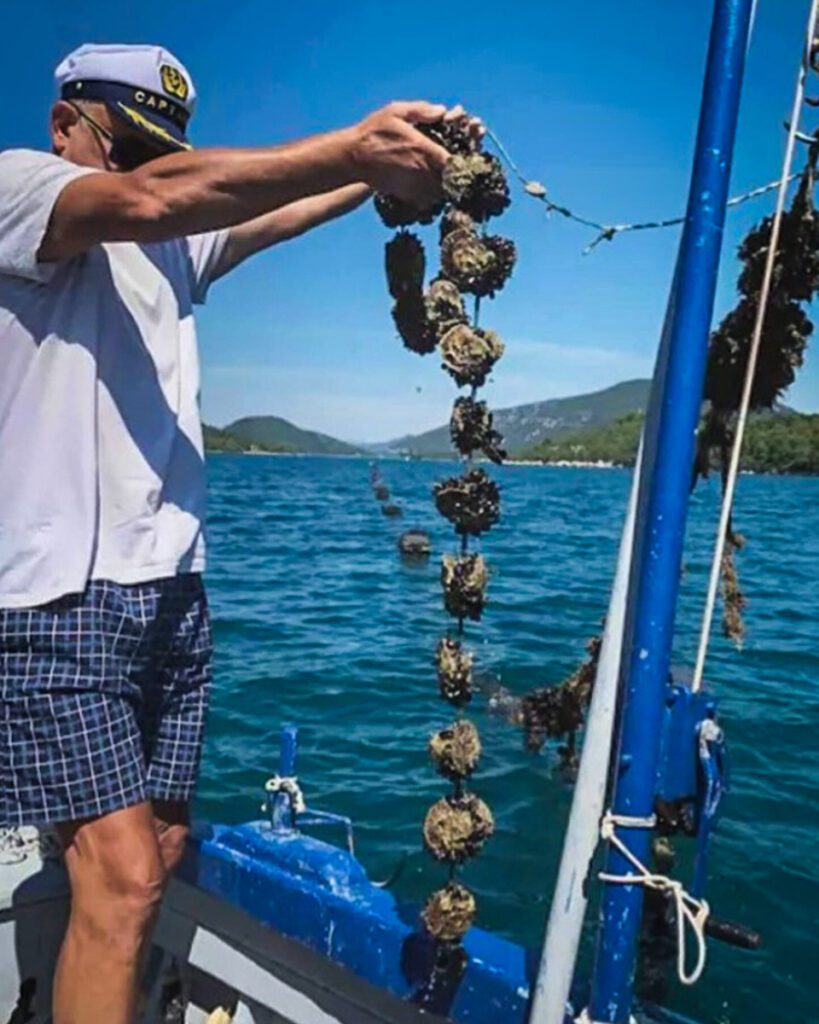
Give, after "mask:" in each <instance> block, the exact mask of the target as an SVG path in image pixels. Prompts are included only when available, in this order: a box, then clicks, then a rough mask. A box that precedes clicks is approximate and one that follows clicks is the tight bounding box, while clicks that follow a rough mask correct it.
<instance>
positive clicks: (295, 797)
mask: <svg viewBox="0 0 819 1024" xmlns="http://www.w3.org/2000/svg"><path fill="white" fill-rule="evenodd" d="M264 791H265V793H268V794H270V795H275V794H276V793H286V794H287V795H288V796H289V797H290V803H291V804H292V806H293V810H294V811H295V812H296V814H303V813H304V811H306V810H307V804H306V802H305V799H304V793H302V791H301V786H300V785H299V780H298V779H297V778H296V776H295V775H274V776H272V778H269V779H268V780H267V782H266V783H265V784H264Z"/></svg>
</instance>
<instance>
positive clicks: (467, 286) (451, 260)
mask: <svg viewBox="0 0 819 1024" xmlns="http://www.w3.org/2000/svg"><path fill="white" fill-rule="evenodd" d="M496 262H497V257H496V256H495V254H494V253H493V252H491V251H490V250H489V249H488V248H487V247H486V246H485V245H484V244H483V242H482V241H481V239H480V238H479V237H478V235H476V234H475V233H474V232H472V231H467V230H465V229H461V230H458V231H451V232H450V233H449V234H448V235H447V236H446V237H445V238H444V240H443V242H442V243H441V270H442V272H443V274H444V276H445V277H448V278H449V280H450V281H452V282H454V283H455V284H456V285H457V286H458V288H460V290H461V291H462V292H473V293H474V294H478V293H479V292H480V293H481V294H486V291H485V290H482V289H481V287H480V286H481V282H482V281H483V280H484V279H485V278H486V277H487V276H489V275H490V274H491V271H492V269H493V267H494V265H495V263H496Z"/></svg>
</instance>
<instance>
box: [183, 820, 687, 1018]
mask: <svg viewBox="0 0 819 1024" xmlns="http://www.w3.org/2000/svg"><path fill="white" fill-rule="evenodd" d="M178 875H179V877H180V878H181V879H182V881H185V882H187V883H188V884H190V885H195V886H197V887H199V888H200V889H202V890H204V891H206V892H209V893H210V894H211V895H213V896H216V897H218V898H221V899H224V900H225V901H227V902H228V903H230V904H232V905H233V906H236V907H238V908H240V909H242V910H244V911H246V912H247V913H248V914H250V915H251V916H252V917H253V918H255V919H256V920H257V921H260V922H262V923H263V924H265V925H267V926H268V927H270V928H271V929H273V930H275V931H276V932H277V933H279V934H280V935H285V936H287V937H289V938H292V939H294V940H296V941H298V942H301V943H303V944H304V945H306V946H308V947H309V948H311V949H313V950H315V951H316V952H317V953H320V954H322V955H323V956H326V957H327V958H328V959H330V960H332V961H333V962H334V963H336V964H339V965H341V966H342V967H345V968H346V969H348V970H350V971H351V972H353V973H354V974H355V975H357V976H358V977H360V978H363V979H365V980H366V981H369V982H371V983H372V984H374V985H376V986H378V987H379V988H380V989H382V990H386V991H388V992H391V993H393V994H394V995H395V996H396V997H397V998H399V999H402V1000H408V999H410V998H412V996H413V994H414V992H415V991H416V990H417V985H418V980H419V978H420V977H422V976H423V975H424V972H425V971H427V970H428V966H429V956H428V955H425V952H426V953H428V949H427V946H426V943H427V940H425V939H424V937H423V936H422V935H421V931H420V929H419V926H418V925H419V920H418V908H417V907H414V906H409V905H406V904H401V903H399V902H397V901H396V899H395V897H394V896H393V895H392V894H391V893H390V892H388V891H387V890H385V889H380V888H378V887H376V886H374V885H373V884H372V883H371V882H370V881H369V879H368V878H367V874H366V872H365V870H364V868H363V867H362V866H361V864H360V863H359V862H358V861H357V860H356V859H355V858H354V857H352V856H351V855H350V854H349V853H348V852H347V851H346V850H342V849H339V848H338V847H335V846H331V845H330V844H328V843H323V842H321V841H319V840H317V839H314V838H312V837H310V836H306V835H302V834H300V833H299V832H294V831H290V832H280V831H277V830H276V829H274V828H272V827H271V825H270V823H269V822H267V821H253V822H248V823H247V824H244V825H238V826H222V825H213V826H210V825H201V824H200V825H198V826H197V827H196V828H195V829H194V835H193V837H192V839H191V840H190V842H189V844H188V849H187V851H186V854H185V857H184V859H183V861H182V864H181V865H180V868H179V870H178ZM464 948H465V950H466V953H467V955H468V957H469V961H468V965H467V968H466V971H465V972H464V974H463V977H462V978H461V980H460V982H459V984H458V987H457V991H456V993H455V997H454V1001H453V1003H452V1006H451V1008H450V1009H449V1011H448V1013H447V1018H448V1019H450V1020H452V1021H457V1022H463V1024H498V1022H500V1021H502V1022H503V1024H526V1020H527V1016H528V1006H529V991H530V986H531V985H532V984H533V982H534V972H535V970H536V966H537V957H536V954H535V951H533V950H526V949H524V948H523V947H522V946H518V945H515V944H514V943H511V942H508V941H506V940H505V939H501V938H499V937H497V936H495V935H492V934H491V933H490V932H486V931H483V930H482V929H480V928H473V929H472V930H471V931H470V932H469V934H468V935H467V936H466V939H465V941H464ZM579 994H580V995H583V994H584V993H579ZM575 999H577V997H575ZM573 1001H574V1000H573ZM581 1003H582V1000H580V999H577V1001H576V1002H574V1005H575V1006H579V1005H581ZM573 1018H574V1012H573V1011H572V1012H567V1017H566V1024H571V1022H572V1020H573ZM430 1019H439V1018H432V1017H430ZM638 1019H639V1020H640V1021H641V1022H643V1021H645V1022H647V1024H659V1022H665V1024H672V1022H673V1024H695V1022H694V1021H691V1020H689V1019H688V1018H684V1017H679V1016H677V1015H675V1014H669V1013H667V1012H666V1011H663V1010H661V1009H659V1008H657V1007H650V1006H642V1007H639V1008H638Z"/></svg>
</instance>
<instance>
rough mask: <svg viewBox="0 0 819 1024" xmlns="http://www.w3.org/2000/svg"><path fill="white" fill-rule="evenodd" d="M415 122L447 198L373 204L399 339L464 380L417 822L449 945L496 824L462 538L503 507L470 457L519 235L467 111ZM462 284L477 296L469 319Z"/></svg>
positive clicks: (429, 910) (479, 569)
mask: <svg viewBox="0 0 819 1024" xmlns="http://www.w3.org/2000/svg"><path fill="white" fill-rule="evenodd" d="M421 130H422V131H424V132H425V133H426V134H427V135H429V137H430V138H432V139H433V140H434V141H436V142H438V143H439V144H440V145H442V146H443V147H444V148H445V149H446V150H447V151H448V152H449V153H450V158H449V161H448V162H447V164H446V166H445V168H444V172H443V181H442V184H443V199H442V200H441V202H439V203H438V204H436V205H435V206H433V207H430V208H428V209H425V210H419V209H416V208H415V207H413V206H412V205H410V204H408V203H406V202H404V201H402V200H399V199H396V198H394V197H392V196H383V195H379V196H376V199H375V206H376V209H377V211H378V213H379V215H380V216H381V219H382V220H383V222H384V223H385V224H386V225H387V227H391V228H399V229H400V230H399V231H398V233H397V234H396V235H395V237H394V238H393V239H392V240H391V241H390V242H388V243H387V246H386V272H387V284H388V287H389V291H390V295H391V296H392V298H393V299H394V303H395V304H394V306H393V309H392V316H393V320H394V322H395V326H396V328H397V330H398V333H399V335H400V336H401V339H402V340H403V342H404V344H405V345H406V347H407V348H409V349H411V350H412V351H413V352H417V353H418V354H420V355H425V354H427V353H431V352H434V351H437V352H438V353H439V356H440V358H441V362H442V364H443V369H444V370H446V372H447V373H448V374H449V375H450V376H451V377H452V378H453V380H454V381H455V383H456V385H457V386H458V387H459V388H468V389H469V391H468V393H467V394H463V395H460V396H459V397H458V398H457V399H456V401H455V405H454V408H453V410H452V417H451V420H450V434H451V437H452V443H453V445H454V446H455V448H456V449H457V450H458V451H459V452H460V453H461V455H462V456H463V458H464V460H465V462H466V463H467V465H466V466H465V467H464V472H463V473H462V475H460V476H457V477H453V478H451V479H447V480H442V481H441V482H439V483H438V484H437V485H436V486H435V504H436V507H437V509H438V511H439V512H440V513H441V515H442V516H444V517H445V518H446V519H447V520H448V521H449V522H450V523H452V525H453V527H454V529H455V532H456V534H457V535H458V537H459V539H460V543H459V545H458V552H457V553H455V554H447V555H444V558H443V563H442V567H441V584H442V587H443V593H444V608H445V609H446V611H447V612H448V614H449V615H450V616H451V617H452V619H453V620H454V623H455V625H454V628H453V629H452V630H451V631H449V632H448V633H447V635H446V636H444V637H442V638H441V640H440V641H439V643H438V648H437V653H436V665H437V672H438V682H439V688H440V694H441V697H442V698H443V700H445V701H447V702H448V703H450V704H451V705H453V706H454V707H455V708H456V709H458V712H459V714H460V715H461V717H459V718H458V719H457V720H456V721H455V722H454V723H453V724H452V725H450V726H448V727H447V728H445V729H442V730H441V731H440V732H437V733H435V734H434V735H433V736H432V737H431V739H430V741H429V753H430V756H431V758H432V760H433V762H434V764H435V766H436V768H437V770H438V772H439V773H440V774H441V775H442V776H443V777H444V778H445V779H447V780H449V782H450V783H451V784H452V789H451V791H450V792H449V794H448V795H447V796H445V797H443V798H442V799H441V800H439V801H438V802H437V803H435V804H434V805H433V806H432V807H431V808H430V810H429V811H428V813H427V815H426V818H425V820H424V825H423V836H424V845H425V847H426V849H427V850H428V851H429V853H430V854H431V855H432V856H433V857H434V858H435V859H436V860H437V861H440V862H442V863H444V864H447V865H448V866H449V882H448V884H447V885H446V886H444V888H442V889H440V890H438V891H437V892H435V893H433V894H432V896H430V898H429V899H428V901H427V903H426V906H425V907H424V910H423V913H422V919H423V922H424V926H425V928H426V930H427V932H428V933H429V934H430V935H431V936H432V937H433V938H434V939H435V940H437V941H438V942H439V943H440V944H442V945H443V946H446V947H450V948H452V949H455V948H457V947H458V945H459V943H460V941H461V939H462V938H463V936H464V935H465V934H466V932H467V931H468V930H469V928H470V927H471V925H472V922H473V921H474V918H475V913H476V904H475V897H474V896H473V895H472V893H471V892H470V891H469V890H468V889H467V888H466V887H465V886H464V885H462V884H460V883H459V882H458V881H457V879H456V869H457V867H458V866H459V865H461V864H463V863H464V862H465V861H466V860H468V859H469V858H471V857H474V856H475V855H476V854H477V853H478V852H479V851H480V849H481V847H482V846H483V844H484V842H485V841H486V840H487V839H488V838H489V837H490V836H491V835H492V833H493V831H494V827H495V826H494V820H493V818H492V812H491V811H490V810H489V807H488V806H487V805H486V804H485V803H484V802H483V800H481V799H480V798H479V797H477V796H476V795H475V794H474V793H472V792H470V791H469V790H468V789H467V782H468V780H469V779H470V777H471V776H472V774H473V773H474V771H475V769H476V768H477V765H478V760H479V758H480V754H481V742H480V738H479V736H478V730H477V729H476V728H475V726H474V724H473V723H472V722H470V721H469V720H467V719H465V718H463V717H462V714H463V709H464V707H465V706H466V705H467V704H468V703H469V701H470V699H471V697H472V685H473V683H472V663H473V655H472V653H471V652H470V651H468V650H467V649H466V647H465V646H464V632H465V624H466V622H467V621H468V620H471V621H478V620H479V619H480V617H481V614H482V613H483V609H484V605H485V602H486V588H487V581H488V572H487V566H486V562H485V561H484V558H483V556H482V555H481V554H478V553H473V552H470V551H469V538H470V537H471V538H476V537H479V536H480V535H481V534H483V533H485V532H486V531H487V530H489V529H491V527H492V526H494V525H495V524H496V523H497V522H498V519H499V517H500V492H499V490H498V486H497V484H496V483H495V482H494V481H493V480H492V479H491V478H490V477H489V476H488V475H487V473H486V472H485V471H484V470H483V469H481V468H479V467H475V466H472V465H471V462H472V460H473V458H474V456H475V455H476V454H482V455H484V456H485V457H486V458H488V459H490V460H491V461H492V462H496V463H500V462H502V461H503V459H504V458H505V456H506V453H505V451H504V449H503V438H502V437H501V436H500V434H499V433H498V432H497V430H495V429H494V427H493V423H492V413H491V412H490V411H489V409H488V407H487V405H486V403H485V402H483V401H479V400H478V398H477V391H478V388H480V387H481V386H482V385H483V384H484V383H485V382H486V379H487V377H488V376H489V374H490V373H491V371H492V368H493V367H494V365H495V363H496V362H497V361H498V359H499V358H500V357H501V355H502V354H503V343H502V342H501V340H500V338H499V337H498V336H497V335H496V334H495V333H494V332H493V331H489V330H484V329H482V328H481V327H479V326H478V309H479V304H480V300H481V298H484V297H492V296H494V295H495V293H496V292H498V291H499V290H500V289H501V288H503V286H504V284H505V283H506V281H507V280H508V279H509V276H510V275H511V273H512V269H513V267H514V264H515V246H514V243H513V242H511V241H510V240H509V239H506V238H501V237H500V236H498V235H490V234H489V233H488V232H487V230H486V222H487V221H488V220H489V219H490V218H491V217H494V216H496V215H498V214H500V213H502V212H503V210H505V209H506V207H507V206H508V205H509V187H508V184H507V182H506V179H505V176H504V174H503V169H502V167H501V165H500V162H499V161H498V160H497V159H496V158H495V157H494V156H491V155H490V154H488V153H485V152H484V151H483V150H482V148H481V145H480V142H479V140H477V139H476V138H475V137H474V136H473V134H472V133H471V132H470V131H469V129H468V127H467V126H466V125H465V123H464V122H446V121H440V122H437V123H436V124H432V125H425V126H423V127H422V129H421ZM439 218H440V223H439V243H440V268H439V271H438V274H437V276H436V277H434V278H433V279H432V280H431V281H430V282H429V284H426V283H425V279H426V254H425V250H424V246H423V243H422V242H421V239H420V238H419V237H418V236H417V235H416V234H414V233H412V232H410V231H408V230H407V228H408V227H409V226H410V225H414V224H432V223H433V221H435V220H437V219H439ZM465 295H471V296H473V297H474V302H475V311H474V315H473V317H472V318H471V319H470V317H469V316H468V314H467V311H466V306H465V298H464V297H465Z"/></svg>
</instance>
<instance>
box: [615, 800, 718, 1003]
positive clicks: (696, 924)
mask: <svg viewBox="0 0 819 1024" xmlns="http://www.w3.org/2000/svg"><path fill="white" fill-rule="evenodd" d="M654 823H655V822H654V816H653V815H652V816H651V818H629V817H626V816H624V815H617V814H612V812H611V811H607V812H606V813H605V814H604V815H603V820H602V822H601V823H600V836H601V838H602V839H603V840H605V841H606V842H608V843H611V844H612V846H614V847H615V849H616V850H617V851H618V852H619V853H620V854H622V856H623V857H625V859H626V860H627V861H628V862H629V863H630V864H632V865H633V866H634V867H635V869H636V872H637V873H636V874H628V875H611V874H608V873H607V872H605V871H601V872H600V875H599V878H600V880H601V881H602V882H614V883H618V884H621V885H644V886H645V887H646V888H647V889H655V890H657V891H658V892H667V893H670V894H671V896H672V898H673V899H674V903H675V907H676V911H677V914H676V916H677V975H678V977H679V979H680V981H681V982H682V983H683V985H694V984H695V983H696V982H697V981H699V979H700V976H701V975H702V972H703V970H704V969H705V958H706V954H707V949H706V945H705V922H706V921H707V920H708V915H709V914H710V912H711V910H710V907H709V906H708V903H707V902H706V900H701V899H696V898H695V897H694V896H692V895H691V894H690V893H688V892H686V891H685V888H684V886H683V884H682V882H678V881H677V880H676V879H674V878H669V877H668V876H667V875H658V874H655V873H654V872H653V871H649V869H648V868H647V867H646V866H645V864H643V862H642V861H641V860H640V859H639V858H638V857H635V855H634V854H633V853H632V852H631V850H629V848H628V847H627V846H626V844H625V843H624V842H623V841H622V839H620V837H619V836H618V835H617V832H616V828H617V826H618V825H619V826H621V827H623V828H651V827H653V825H654ZM686 925H688V927H689V928H690V930H691V931H692V932H693V934H694V938H695V939H696V943H697V961H696V964H695V965H694V969H693V970H692V971H688V970H686V959H687V958H686Z"/></svg>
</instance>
